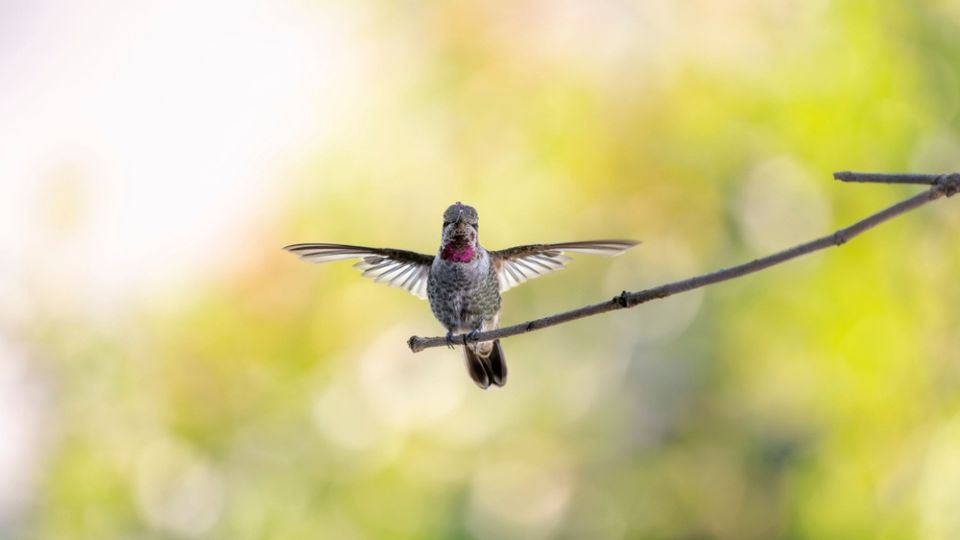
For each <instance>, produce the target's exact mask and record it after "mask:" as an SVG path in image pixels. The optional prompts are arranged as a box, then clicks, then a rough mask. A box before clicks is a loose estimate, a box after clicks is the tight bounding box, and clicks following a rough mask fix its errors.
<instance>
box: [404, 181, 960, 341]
mask: <svg viewBox="0 0 960 540" xmlns="http://www.w3.org/2000/svg"><path fill="white" fill-rule="evenodd" d="M834 178H836V179H837V180H841V181H844V182H876V183H884V184H930V185H931V186H932V187H931V188H930V189H929V190H927V191H925V192H923V193H920V194H918V195H914V196H912V197H910V198H908V199H905V200H903V201H901V202H898V203H897V204H894V205H893V206H890V207H888V208H885V209H883V210H881V211H879V212H877V213H875V214H872V215H870V216H868V217H866V218H864V219H862V220H860V221H858V222H856V223H854V224H853V225H850V226H849V227H845V228H843V229H840V230H838V231H836V232H834V233H833V234H829V235H827V236H823V237H821V238H817V239H816V240H811V241H810V242H806V243H804V244H800V245H798V246H794V247H792V248H789V249H786V250H783V251H780V252H777V253H774V254H772V255H767V256H766V257H762V258H760V259H755V260H753V261H750V262H747V263H743V264H739V265H737V266H731V267H729V268H724V269H722V270H717V271H714V272H710V273H707V274H703V275H699V276H695V277H692V278H688V279H683V280H680V281H674V282H672V283H667V284H664V285H659V286H657V287H652V288H650V289H645V290H642V291H637V292H627V291H623V292H622V293H620V294H619V295H618V296H615V297H613V298H612V299H610V300H607V301H606V302H600V303H599V304H592V305H589V306H584V307H581V308H578V309H574V310H570V311H565V312H562V313H557V314H555V315H550V316H548V317H543V318H541V319H535V320H532V321H527V322H524V323H520V324H515V325H513V326H505V327H503V328H499V329H497V330H491V331H489V332H481V333H478V334H475V335H474V336H472V337H470V338H466V336H464V335H457V336H454V342H455V343H463V342H464V340H465V339H468V341H490V340H494V339H500V338H505V337H509V336H515V335H517V334H525V333H527V332H532V331H534V330H539V329H541V328H547V327H549V326H556V325H558V324H563V323H565V322H570V321H574V320H577V319H582V318H584V317H590V316H592V315H598V314H600V313H606V312H608V311H616V310H618V309H626V308H631V307H634V306H637V305H640V304H643V303H645V302H649V301H651V300H657V299H660V298H666V297H668V296H672V295H674V294H677V293H682V292H685V291H690V290H693V289H699V288H701V287H706V286H707V285H712V284H714V283H719V282H721V281H726V280H729V279H734V278H738V277H741V276H745V275H747V274H752V273H753V272H758V271H760V270H763V269H765V268H769V267H771V266H774V265H777V264H780V263H783V262H786V261H789V260H791V259H795V258H797V257H801V256H803V255H806V254H808V253H812V252H814V251H819V250H821V249H825V248H828V247H832V246H839V245H842V244H845V243H846V242H848V241H849V240H850V239H852V238H854V237H856V236H858V235H860V234H862V233H863V232H865V231H868V230H870V229H872V228H873V227H875V226H877V225H879V224H881V223H883V222H885V221H887V220H890V219H893V218H895V217H897V216H899V215H902V214H905V213H907V212H909V211H911V210H914V209H916V208H919V207H921V206H923V205H925V204H927V203H929V202H932V201H935V200H937V199H939V198H941V197H950V196H952V195H954V194H956V193H957V192H958V191H960V173H951V174H942V175H919V174H904V175H895V174H874V173H854V172H838V173H834ZM407 344H408V345H409V346H410V350H412V351H413V352H419V351H422V350H423V349H426V348H429V347H440V346H444V345H446V344H447V340H446V338H445V337H418V336H412V337H411V338H410V339H409V340H408V341H407Z"/></svg>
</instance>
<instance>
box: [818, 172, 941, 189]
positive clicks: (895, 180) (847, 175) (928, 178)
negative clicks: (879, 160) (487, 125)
mask: <svg viewBox="0 0 960 540" xmlns="http://www.w3.org/2000/svg"><path fill="white" fill-rule="evenodd" d="M941 176H942V175H939V174H890V173H859V172H850V171H840V172H835V173H833V177H834V178H836V179H837V180H840V181H841V182H870V183H874V184H923V185H927V186H932V185H934V184H936V183H937V181H938V180H939V179H940V177H941Z"/></svg>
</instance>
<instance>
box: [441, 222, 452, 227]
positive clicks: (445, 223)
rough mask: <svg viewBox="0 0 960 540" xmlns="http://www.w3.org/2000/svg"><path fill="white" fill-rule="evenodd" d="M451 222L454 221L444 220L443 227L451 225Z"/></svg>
mask: <svg viewBox="0 0 960 540" xmlns="http://www.w3.org/2000/svg"><path fill="white" fill-rule="evenodd" d="M451 223H453V222H452V221H444V222H443V227H444V228H446V227H447V225H450V224H451Z"/></svg>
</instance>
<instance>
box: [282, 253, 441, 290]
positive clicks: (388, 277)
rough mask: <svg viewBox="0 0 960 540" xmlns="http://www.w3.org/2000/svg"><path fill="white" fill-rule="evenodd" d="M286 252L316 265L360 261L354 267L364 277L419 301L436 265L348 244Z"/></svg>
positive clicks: (429, 260) (427, 257)
mask: <svg viewBox="0 0 960 540" xmlns="http://www.w3.org/2000/svg"><path fill="white" fill-rule="evenodd" d="M283 249H285V250H287V251H289V252H291V253H294V254H296V255H297V256H299V257H300V258H301V259H303V260H305V261H309V262H312V263H325V262H331V261H341V260H344V259H360V260H359V261H358V262H357V263H356V264H354V265H353V267H354V268H359V269H360V270H363V275H364V276H366V277H370V278H373V280H374V281H376V282H377V283H386V284H387V285H392V286H394V287H400V288H401V289H406V290H407V291H409V292H410V293H411V294H413V295H415V296H417V297H419V298H422V299H426V298H427V277H428V276H429V275H430V265H431V264H433V256H432V255H424V254H422V253H416V252H413V251H404V250H402V249H388V248H371V247H363V246H349V245H345V244H293V245H290V246H286V247H285V248H283Z"/></svg>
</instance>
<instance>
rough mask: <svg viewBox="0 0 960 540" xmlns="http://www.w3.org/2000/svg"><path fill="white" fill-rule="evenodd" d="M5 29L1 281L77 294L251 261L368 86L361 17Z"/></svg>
mask: <svg viewBox="0 0 960 540" xmlns="http://www.w3.org/2000/svg"><path fill="white" fill-rule="evenodd" d="M0 21H3V22H2V23H0V33H2V34H3V35H2V36H0V119H2V121H0V155H2V158H0V282H5V281H6V282H8V283H10V282H16V283H21V284H22V283H31V284H38V285H40V286H41V288H43V289H50V287H51V284H55V287H54V288H55V289H56V288H63V289H65V290H69V291H75V292H77V294H79V295H80V298H79V300H93V299H96V301H97V302H98V303H99V302H102V301H103V300H104V299H106V300H110V299H116V298H120V297H121V296H122V295H125V294H127V293H130V292H135V291H144V290H155V289H156V286H157V285H161V284H162V285H168V284H170V283H171V282H172V281H175V280H177V279H179V278H182V277H184V276H186V275H189V274H191V273H195V272H196V271H198V269H202V268H205V267H208V266H209V265H215V264H216V263H217V261H218V260H219V259H221V258H222V257H218V256H220V255H222V254H224V253H229V252H231V251H233V252H236V251H237V250H249V249H252V247H251V246H250V245H248V244H247V243H245V239H244V238H243V231H244V228H245V227H247V228H248V230H249V227H251V226H255V225H256V224H257V223H258V222H262V221H263V219H264V218H265V216H266V215H268V214H270V212H271V211H272V210H273V209H272V208H271V204H275V203H276V202H277V201H278V200H279V198H280V197H281V196H282V195H283V194H284V190H283V189H282V185H280V184H279V182H278V181H279V180H280V179H281V177H282V175H283V174H284V173H289V172H290V171H291V170H292V168H293V167H295V166H296V165H297V164H298V163H300V162H301V160H302V159H303V157H304V155H305V154H307V153H308V152H314V151H316V150H317V149H318V148H319V147H321V146H322V145H323V143H324V141H326V140H329V139H330V137H331V136H333V135H335V133H336V130H337V126H338V125H340V121H341V120H342V118H343V117H344V115H345V114H348V111H350V110H351V106H352V104H356V103H357V102H358V100H360V99H362V98H361V97H360V96H361V95H362V94H363V92H362V89H363V88H365V87H366V86H367V85H365V84H363V82H362V80H361V79H363V73H364V68H363V66H364V65H366V64H365V62H364V58H363V54H362V49H361V48H360V47H359V46H358V45H357V43H358V42H359V40H358V37H357V32H358V28H359V27H360V26H361V24H359V20H358V17H357V10H356V9H351V10H350V11H345V10H342V9H341V10H335V9H333V8H323V7H316V6H313V5H312V4H306V3H299V2H282V1H281V2H249V1H240V2H203V1H201V2H195V1H187V0H174V1H167V2H154V3H129V2H121V1H111V0H92V1H87V2H66V1H57V0H38V1H30V2H12V3H11V2H5V3H2V4H0ZM37 280H39V282H38V281H37ZM20 288H21V286H20V285H15V286H14V285H11V286H8V287H2V288H0V304H3V303H4V302H3V299H5V298H8V296H9V295H11V294H13V293H14V292H16V291H17V290H19V289H20ZM5 309H6V311H3V312H0V315H3V314H5V313H6V314H7V315H9V313H8V311H9V310H10V309H12V308H10V307H8V308H5Z"/></svg>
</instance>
